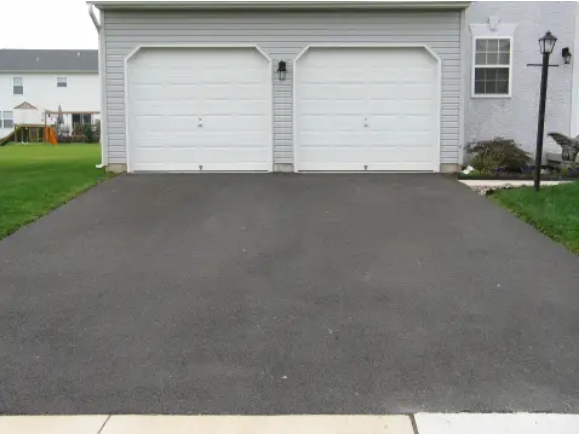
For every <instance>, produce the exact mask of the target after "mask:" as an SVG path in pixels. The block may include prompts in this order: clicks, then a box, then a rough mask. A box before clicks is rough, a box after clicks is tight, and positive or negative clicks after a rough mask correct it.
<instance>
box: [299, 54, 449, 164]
mask: <svg viewBox="0 0 579 434" xmlns="http://www.w3.org/2000/svg"><path fill="white" fill-rule="evenodd" d="M294 123H295V136H296V137H295V148H294V152H295V155H294V159H295V169H296V170H297V171H414V172H415V171H438V170H439V167H440V144H439V142H440V140H439V137H440V130H439V129H440V62H439V59H438V58H437V57H436V56H435V55H434V54H433V53H432V52H431V51H430V50H429V49H427V48H426V47H423V46H389V47H383V46H374V47H363V46H362V47H358V46H356V47H354V46H345V47H334V46H310V47H307V48H306V49H305V50H304V51H302V53H301V54H300V55H299V56H298V57H297V59H296V61H295V112H294Z"/></svg>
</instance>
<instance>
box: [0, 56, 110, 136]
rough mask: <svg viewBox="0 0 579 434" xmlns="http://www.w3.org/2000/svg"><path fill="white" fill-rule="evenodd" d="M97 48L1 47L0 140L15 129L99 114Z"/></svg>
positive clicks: (68, 124)
mask: <svg viewBox="0 0 579 434" xmlns="http://www.w3.org/2000/svg"><path fill="white" fill-rule="evenodd" d="M100 105H101V93H100V79H99V76H98V51H97V50H9V49H2V50H0V139H2V138H3V137H6V136H8V135H10V134H11V133H12V132H13V131H14V128H15V127H17V126H19V125H21V126H23V127H37V129H38V128H41V127H43V126H44V125H45V124H46V125H54V124H56V123H57V122H58V120H59V119H58V118H59V109H60V114H61V122H60V126H61V127H62V128H61V129H62V130H63V131H68V132H69V133H70V132H71V131H72V129H73V127H74V126H75V125H78V124H84V123H93V122H94V121H96V120H97V119H99V118H100Z"/></svg>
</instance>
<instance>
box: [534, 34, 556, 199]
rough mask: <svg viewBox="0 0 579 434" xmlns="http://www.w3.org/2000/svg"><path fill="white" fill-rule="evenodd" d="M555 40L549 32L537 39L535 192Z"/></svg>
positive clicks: (539, 178) (539, 186) (538, 177)
mask: <svg viewBox="0 0 579 434" xmlns="http://www.w3.org/2000/svg"><path fill="white" fill-rule="evenodd" d="M556 42H557V38H556V37H555V36H553V34H552V33H551V32H547V33H545V36H543V37H542V38H540V39H539V49H540V51H541V54H542V55H543V64H542V67H541V98H540V100H539V120H538V124H537V148H536V149H535V177H534V178H535V179H534V181H535V182H534V184H535V191H539V189H540V188H541V165H542V161H541V160H542V157H543V135H544V134H545V104H546V99H547V80H548V78H549V56H550V55H551V53H552V52H553V50H554V49H555V43H556Z"/></svg>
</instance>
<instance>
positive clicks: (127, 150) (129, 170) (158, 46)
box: [124, 44, 274, 173]
mask: <svg viewBox="0 0 579 434" xmlns="http://www.w3.org/2000/svg"><path fill="white" fill-rule="evenodd" d="M162 48H177V49H179V48H182V49H196V48H197V49H211V48H217V49H219V48H247V49H253V50H256V51H257V52H258V53H259V54H261V55H262V56H263V57H264V58H265V59H266V60H267V62H268V70H269V73H270V75H271V72H272V64H273V61H272V58H271V57H269V56H268V55H267V53H266V52H265V51H263V50H262V49H261V48H260V47H259V46H258V45H256V44H143V45H138V46H137V47H135V48H134V49H133V50H132V51H131V52H129V54H128V55H127V56H126V57H125V60H124V75H125V77H124V86H125V153H126V165H127V173H132V172H133V170H132V167H131V157H130V155H131V153H130V148H131V147H130V128H129V116H130V114H129V100H130V97H129V77H128V67H129V61H130V60H131V59H132V58H133V57H135V56H136V55H137V53H138V52H139V51H141V50H143V49H162ZM268 87H269V97H270V102H271V104H270V106H271V110H270V111H269V137H270V146H269V160H270V166H269V167H270V168H269V172H273V165H274V161H273V157H274V155H273V146H274V134H273V77H270V80H268ZM217 171H221V170H219V169H218V170H217ZM207 172H211V170H208V171H207Z"/></svg>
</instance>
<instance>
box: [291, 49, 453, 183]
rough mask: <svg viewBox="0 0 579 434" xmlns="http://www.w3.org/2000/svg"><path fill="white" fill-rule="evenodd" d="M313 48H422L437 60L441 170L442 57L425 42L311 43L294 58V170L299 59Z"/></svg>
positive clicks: (436, 165)
mask: <svg viewBox="0 0 579 434" xmlns="http://www.w3.org/2000/svg"><path fill="white" fill-rule="evenodd" d="M312 48H420V49H423V50H424V51H425V52H426V53H428V54H429V55H430V56H431V57H432V58H433V59H434V60H435V61H436V77H437V78H436V87H437V91H436V92H437V96H436V98H437V102H438V104H437V106H436V113H435V116H436V119H437V120H438V122H437V124H436V132H435V136H436V137H435V140H436V148H435V152H436V158H435V159H434V161H433V167H432V171H433V172H439V171H440V161H441V155H440V153H441V143H440V141H441V130H440V128H441V122H442V59H441V58H440V57H439V56H438V55H437V54H436V53H435V52H434V51H433V50H432V49H431V48H430V47H429V46H427V45H425V44H406V43H384V44H365V43H362V44H359V43H358V44H342V43H338V44H331V43H330V44H310V45H307V46H306V47H305V48H304V49H303V50H302V51H301V52H300V53H299V54H298V55H297V56H296V58H295V59H294V61H293V74H292V76H293V110H292V111H293V113H292V123H293V130H292V132H293V159H294V172H299V170H300V168H299V159H298V156H299V143H298V131H297V124H298V122H297V102H298V99H297V98H298V95H297V92H298V90H297V85H296V77H297V70H298V62H299V60H300V59H301V58H302V57H303V56H304V55H305V54H306V53H307V52H308V51H309V50H310V49H312Z"/></svg>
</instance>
